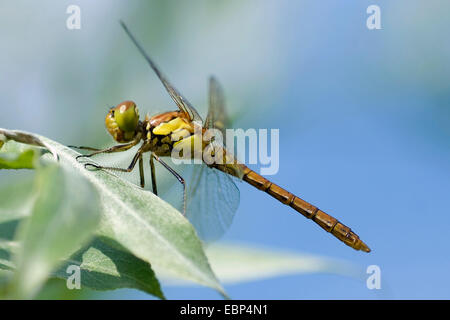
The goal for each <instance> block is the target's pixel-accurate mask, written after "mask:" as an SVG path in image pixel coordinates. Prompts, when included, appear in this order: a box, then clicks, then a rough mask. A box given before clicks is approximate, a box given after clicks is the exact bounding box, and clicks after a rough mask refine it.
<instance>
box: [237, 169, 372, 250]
mask: <svg viewBox="0 0 450 320" xmlns="http://www.w3.org/2000/svg"><path fill="white" fill-rule="evenodd" d="M243 180H244V181H246V182H248V183H249V184H251V185H252V186H254V187H255V188H257V189H259V190H262V191H264V192H266V193H268V194H270V195H271V196H272V197H274V198H275V199H277V200H278V201H280V202H282V203H284V204H287V205H289V206H290V207H292V208H294V209H295V210H296V211H298V212H300V213H301V214H302V215H304V216H305V217H306V218H308V219H311V220H313V221H314V222H315V223H317V224H318V225H319V226H320V227H321V228H322V229H324V230H325V231H327V232H330V233H331V234H332V235H334V236H335V237H336V238H338V239H339V240H341V241H342V242H344V243H345V244H346V245H348V246H350V247H352V248H353V249H355V250H362V251H365V252H370V249H369V247H368V246H367V245H366V244H365V243H364V242H363V241H361V240H360V239H359V237H358V235H357V234H356V233H354V232H353V231H352V230H351V229H350V228H349V227H347V226H345V225H344V224H342V223H341V222H339V221H338V220H337V219H336V218H334V217H332V216H330V215H328V214H326V213H325V212H323V211H322V210H319V209H318V208H317V207H315V206H313V205H312V204H310V203H308V202H306V201H304V200H302V199H300V198H299V197H297V196H295V195H294V194H292V193H290V192H288V191H286V190H285V189H283V188H281V187H280V186H278V185H276V184H274V183H272V182H271V181H269V180H267V179H266V178H264V177H263V176H261V175H259V174H257V173H256V172H254V171H253V170H250V169H249V168H246V169H245V172H244V176H243Z"/></svg>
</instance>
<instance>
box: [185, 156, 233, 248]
mask: <svg viewBox="0 0 450 320" xmlns="http://www.w3.org/2000/svg"><path fill="white" fill-rule="evenodd" d="M187 181H188V185H187V190H186V198H187V210H186V215H187V218H188V219H189V221H190V222H191V223H192V225H193V226H194V227H195V229H196V230H197V233H198V234H199V236H200V238H201V239H203V240H205V241H213V240H216V239H218V238H220V237H221V236H222V235H223V234H224V233H225V231H226V230H227V229H228V228H229V227H230V225H231V223H232V221H233V217H234V214H235V212H236V210H237V208H238V206H239V201H240V193H239V189H238V187H237V186H236V184H235V183H234V181H233V180H232V178H231V177H230V176H229V175H227V174H225V173H223V172H221V171H219V170H216V169H212V168H209V167H208V166H206V165H193V169H192V171H191V173H190V176H189V177H188V179H187Z"/></svg>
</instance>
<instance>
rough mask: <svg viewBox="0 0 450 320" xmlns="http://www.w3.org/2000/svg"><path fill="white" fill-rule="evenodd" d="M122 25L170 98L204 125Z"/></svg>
mask: <svg viewBox="0 0 450 320" xmlns="http://www.w3.org/2000/svg"><path fill="white" fill-rule="evenodd" d="M120 24H121V26H122V28H123V29H124V30H125V32H126V34H127V35H128V36H129V37H130V39H131V41H133V43H134V44H135V45H136V47H137V48H138V50H139V52H140V53H141V54H142V56H143V57H144V58H145V60H147V62H148V64H149V65H150V67H151V68H152V69H153V71H154V72H155V73H156V75H157V76H158V78H159V80H161V82H162V84H163V85H164V87H165V88H166V90H167V92H168V93H169V95H170V97H171V98H172V99H173V101H174V102H175V103H176V104H177V106H178V108H180V110H181V111H183V112H185V113H186V114H187V115H188V116H189V119H190V120H191V121H197V122H199V123H202V118H201V117H200V115H199V114H198V112H197V110H195V108H194V107H193V106H192V105H191V104H190V103H189V101H188V100H187V99H186V98H185V97H183V96H182V95H181V93H179V92H178V90H177V89H176V88H175V87H174V86H172V84H171V83H170V82H169V81H168V80H167V79H166V77H165V76H164V75H163V74H162V72H161V71H160V70H159V68H158V67H157V66H156V64H155V63H154V62H153V60H152V59H150V57H149V55H148V54H147V53H146V52H145V50H144V49H143V48H142V46H141V45H140V44H139V42H138V41H137V40H136V38H135V37H134V36H133V35H132V34H131V32H130V30H128V27H127V26H126V25H125V23H123V22H122V21H120Z"/></svg>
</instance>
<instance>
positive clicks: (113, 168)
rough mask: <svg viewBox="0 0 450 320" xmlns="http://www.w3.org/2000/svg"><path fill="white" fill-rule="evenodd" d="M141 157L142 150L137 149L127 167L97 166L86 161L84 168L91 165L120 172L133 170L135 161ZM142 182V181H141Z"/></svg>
mask: <svg viewBox="0 0 450 320" xmlns="http://www.w3.org/2000/svg"><path fill="white" fill-rule="evenodd" d="M141 157H142V151H141V150H139V151H138V152H136V154H135V155H134V157H133V160H132V161H131V163H130V165H129V166H128V168H116V167H104V166H99V165H96V164H93V163H86V164H85V165H84V167H85V168H86V169H89V167H92V168H94V169H98V170H101V169H106V170H114V171H121V172H131V171H133V169H134V167H135V166H136V163H137V161H138V160H139V159H140V158H141ZM141 183H142V181H141Z"/></svg>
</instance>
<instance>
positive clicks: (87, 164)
mask: <svg viewBox="0 0 450 320" xmlns="http://www.w3.org/2000/svg"><path fill="white" fill-rule="evenodd" d="M88 166H91V167H94V169H96V170H98V169H100V166H97V165H96V164H93V163H85V164H84V167H85V168H86V169H87V170H89V168H88Z"/></svg>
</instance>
